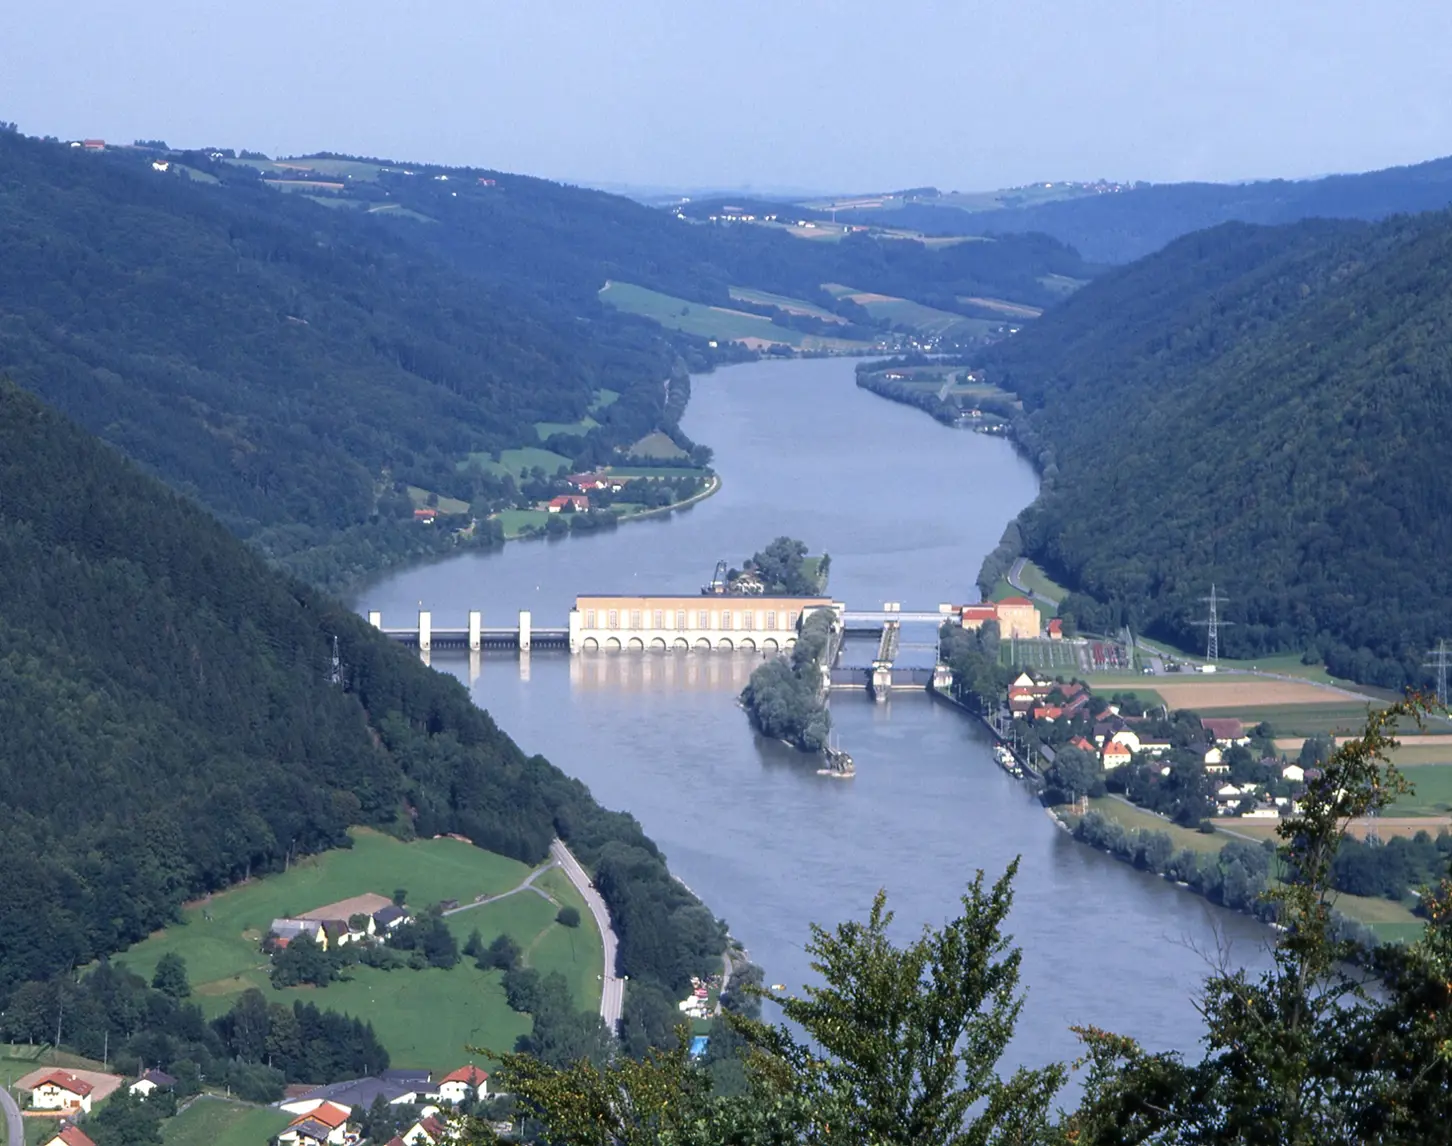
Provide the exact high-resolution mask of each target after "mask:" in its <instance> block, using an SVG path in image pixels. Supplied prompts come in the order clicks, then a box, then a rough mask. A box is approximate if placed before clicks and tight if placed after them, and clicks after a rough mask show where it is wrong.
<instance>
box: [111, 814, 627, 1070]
mask: <svg viewBox="0 0 1452 1146" xmlns="http://www.w3.org/2000/svg"><path fill="white" fill-rule="evenodd" d="M528 874H529V869H528V868H527V867H526V866H525V865H524V864H521V863H518V862H516V861H514V860H510V859H506V858H504V857H503V856H498V855H495V854H493V853H491V852H486V851H482V850H480V849H479V848H475V847H473V846H471V845H469V844H466V843H463V842H461V841H458V840H424V841H419V842H417V843H411V844H404V843H400V842H399V841H397V840H394V839H392V838H391V837H388V836H384V835H381V834H380V833H377V832H370V831H366V830H359V831H357V832H356V833H355V843H354V846H353V848H352V849H350V850H347V851H335V852H328V853H326V854H325V855H322V856H318V857H313V858H310V859H306V860H303V861H301V862H299V863H296V864H294V865H293V867H292V870H291V871H289V872H287V873H286V874H283V875H278V876H272V877H269V878H267V879H262V880H257V881H255V882H253V883H249V884H246V885H244V886H242V887H239V888H235V889H233V890H231V891H227V892H224V893H222V894H221V895H217V896H213V897H212V898H211V899H210V900H209V901H207V902H205V903H197V904H192V905H190V906H189V907H188V908H187V909H186V911H185V922H184V923H183V924H180V925H177V926H174V927H170V928H167V929H166V930H165V931H162V932H159V933H157V934H156V935H153V936H152V937H151V938H149V939H147V940H146V941H145V942H143V943H141V944H138V945H137V946H136V947H133V948H132V949H131V950H130V951H127V952H125V953H124V954H123V955H121V956H119V957H118V958H117V962H118V963H124V964H125V965H126V966H127V967H129V968H131V969H132V970H134V971H136V972H138V973H139V974H141V975H144V976H146V977H150V975H151V973H152V972H153V970H154V969H155V967H156V963H157V961H158V960H159V959H160V958H161V956H162V955H163V954H165V953H167V952H171V951H174V952H176V953H177V954H179V955H181V956H182V957H183V958H184V959H185V960H186V961H187V969H188V972H189V974H190V976H191V979H192V985H193V991H194V996H195V998H196V1001H197V1002H198V1003H199V1004H200V1005H201V1007H202V1009H203V1011H204V1012H205V1013H206V1014H207V1015H208V1016H209V1017H210V1016H215V1015H218V1014H221V1013H223V1012H225V1011H226V1010H228V1009H229V1008H230V1007H231V1006H232V1003H233V1001H234V998H235V996H236V995H238V994H240V993H241V992H242V991H245V990H247V989H248V988H250V987H256V988H258V989H259V990H261V991H263V992H264V993H265V994H266V995H267V996H268V999H269V1000H270V1001H278V1002H284V1003H290V1002H291V1001H292V1000H294V999H306V1000H308V1001H310V1002H314V1003H316V1004H318V1005H319V1006H322V1007H329V1008H332V1009H333V1010H338V1011H342V1012H344V1013H346V1014H350V1015H356V1016H358V1017H360V1018H364V1019H367V1020H368V1021H369V1022H371V1023H372V1024H373V1026H374V1029H375V1030H376V1031H377V1033H378V1037H379V1038H380V1039H381V1040H382V1041H383V1044H384V1045H385V1046H386V1047H387V1048H388V1051H389V1054H390V1056H391V1057H392V1059H393V1063H394V1065H395V1066H401V1067H406V1066H415V1067H430V1068H432V1069H435V1070H445V1069H450V1068H452V1067H453V1066H457V1065H458V1061H459V1060H461V1056H462V1055H463V1054H464V1047H465V1045H467V1044H471V1043H472V1044H476V1045H488V1046H491V1047H494V1048H496V1049H510V1048H511V1047H512V1046H513V1044H514V1040H515V1039H516V1038H517V1037H518V1036H519V1035H520V1034H523V1033H524V1032H525V1031H527V1030H528V1029H529V1021H530V1020H529V1018H528V1016H525V1015H520V1014H518V1013H516V1012H514V1011H512V1010H510V1008H509V1005H508V1003H507V1002H506V1001H505V998H504V992H503V989H502V987H501V986H500V974H499V972H496V971H489V972H484V971H480V970H478V969H477V968H475V967H474V965H473V963H472V961H470V960H465V961H464V962H462V963H460V965H459V966H457V967H455V968H454V969H453V970H451V971H439V970H433V969H430V970H427V971H411V970H396V971H380V970H376V969H374V968H371V967H361V966H357V967H353V968H351V969H350V971H349V975H350V977H349V979H348V980H346V981H343V982H336V983H332V984H330V985H329V986H328V987H326V988H322V989H317V988H291V989H287V990H282V991H276V990H274V989H273V988H272V987H271V985H270V984H269V983H268V979H267V960H266V957H265V956H263V955H262V954H261V952H260V951H259V950H258V946H257V944H258V940H259V939H260V938H261V936H262V934H263V933H264V932H265V931H266V930H267V926H268V924H269V923H270V922H271V920H272V919H273V918H275V917H278V916H283V915H289V914H295V913H298V912H303V911H308V910H311V909H313V908H315V907H319V906H322V905H323V904H326V903H331V902H334V901H336V900H339V899H344V898H347V897H349V896H353V895H358V894H361V893H362V892H366V891H373V892H378V893H379V894H382V895H391V894H392V892H393V890H394V889H395V888H398V887H402V888H405V889H407V891H408V902H409V905H410V906H412V907H415V908H422V907H424V906H426V905H428V904H430V903H435V902H438V901H439V900H441V899H458V900H460V901H461V902H465V903H467V902H468V901H470V900H472V899H474V898H475V897H476V896H479V895H498V894H500V893H502V892H505V891H508V890H510V889H511V888H514V887H516V886H517V885H518V884H519V883H520V882H521V881H522V880H523V879H524V878H525V877H526V876H527V875H528ZM540 879H541V880H542V881H544V882H542V884H541V886H542V888H543V889H544V890H546V891H547V892H548V893H549V894H551V895H555V896H556V898H558V899H559V901H560V902H561V903H572V904H573V905H574V906H575V907H576V908H577V909H580V911H581V916H582V923H581V926H580V927H579V928H578V929H569V928H565V927H562V926H561V925H559V924H558V923H556V922H555V913H556V912H557V910H558V907H557V906H556V905H554V904H552V903H550V902H549V901H548V900H546V899H544V898H543V897H542V896H540V895H537V894H535V893H533V892H529V891H525V892H519V893H517V894H515V895H510V896H507V897H506V898H504V899H501V900H498V901H496V902H494V903H488V904H484V905H482V906H480V907H478V908H475V909H472V910H469V911H464V912H460V913H458V914H457V915H453V916H450V917H449V926H450V929H451V930H453V931H454V932H455V934H456V935H458V936H459V938H460V940H461V941H462V940H464V939H466V938H467V937H468V934H469V932H471V931H473V930H474V929H476V928H477V929H478V930H479V932H480V934H481V936H482V937H483V939H484V941H485V942H486V943H488V942H489V941H490V940H492V939H493V938H494V937H495V936H497V935H500V934H504V933H507V934H509V935H512V936H513V937H514V938H515V940H516V941H517V942H518V943H519V944H520V946H521V947H522V948H524V949H525V952H526V957H525V958H526V962H527V963H529V964H530V965H531V966H536V967H538V968H540V969H541V970H542V971H551V970H559V971H560V972H562V973H563V974H564V975H565V977H566V979H567V980H568V981H569V983H570V985H571V989H572V990H573V991H574V992H575V993H576V999H577V1002H578V1004H579V1005H580V1006H582V1007H585V1008H594V1007H597V1006H598V1005H599V999H600V984H599V980H598V978H597V976H598V975H599V974H600V972H601V964H602V959H603V953H602V950H601V945H600V937H599V933H598V931H597V930H596V929H595V925H594V920H593V918H592V917H591V916H590V914H589V912H588V911H585V910H584V904H583V903H582V902H581V901H580V899H579V898H578V896H576V895H575V894H574V893H573V891H572V889H569V888H567V887H565V888H562V887H560V882H561V881H562V880H563V877H562V876H561V877H559V878H558V879H556V878H555V875H554V873H547V874H546V875H544V876H541V877H540Z"/></svg>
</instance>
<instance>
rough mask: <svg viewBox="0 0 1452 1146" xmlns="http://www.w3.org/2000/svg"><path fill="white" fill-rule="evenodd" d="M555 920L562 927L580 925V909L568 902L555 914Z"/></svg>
mask: <svg viewBox="0 0 1452 1146" xmlns="http://www.w3.org/2000/svg"><path fill="white" fill-rule="evenodd" d="M555 921H556V922H557V923H559V924H560V926H562V927H579V926H580V909H579V908H578V907H574V906H571V905H570V904H566V905H565V906H564V907H562V908H560V910H559V913H558V914H557V915H556V916H555Z"/></svg>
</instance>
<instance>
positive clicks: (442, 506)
mask: <svg viewBox="0 0 1452 1146" xmlns="http://www.w3.org/2000/svg"><path fill="white" fill-rule="evenodd" d="M431 492H432V491H430V490H426V489H423V488H421V487H420V486H416V485H411V486H409V487H408V499H409V501H411V502H413V507H414V509H422V508H423V507H424V506H426V505H428V503H429V494H430V493H431ZM438 499H439V500H438V502H437V505H438V510H439V512H440V513H468V512H469V503H468V502H467V501H460V500H459V499H458V498H457V497H445V496H444V495H443V494H439V495H438Z"/></svg>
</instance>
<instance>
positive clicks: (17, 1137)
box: [0, 1086, 25, 1146]
mask: <svg viewBox="0 0 1452 1146" xmlns="http://www.w3.org/2000/svg"><path fill="white" fill-rule="evenodd" d="M0 1106H3V1107H4V1108H5V1128H6V1129H7V1130H8V1131H9V1132H10V1146H25V1119H23V1118H21V1117H20V1107H19V1106H17V1105H16V1104H15V1099H14V1098H12V1097H11V1096H10V1092H9V1091H8V1090H6V1089H5V1088H4V1087H3V1086H0Z"/></svg>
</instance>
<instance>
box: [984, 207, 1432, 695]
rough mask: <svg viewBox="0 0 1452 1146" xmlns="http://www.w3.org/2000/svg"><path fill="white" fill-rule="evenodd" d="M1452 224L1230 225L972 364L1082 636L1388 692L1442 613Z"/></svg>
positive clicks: (1076, 301)
mask: <svg viewBox="0 0 1452 1146" xmlns="http://www.w3.org/2000/svg"><path fill="white" fill-rule="evenodd" d="M1449 268H1452V217H1449V215H1447V214H1445V213H1442V214H1431V215H1423V216H1417V217H1412V218H1398V219H1394V220H1391V221H1388V222H1386V223H1382V224H1376V225H1372V224H1365V223H1354V222H1327V221H1309V222H1306V223H1301V224H1297V225H1295V226H1291V227H1285V228H1274V229H1273V228H1262V227H1251V226H1246V225H1242V224H1227V225H1226V226H1223V227H1219V228H1216V229H1214V230H1211V231H1207V232H1203V233H1200V234H1196V235H1191V236H1188V237H1186V238H1184V239H1181V240H1179V241H1177V242H1175V243H1174V244H1172V245H1171V246H1170V247H1168V248H1167V249H1166V250H1165V251H1163V252H1162V253H1160V254H1159V255H1155V256H1153V257H1151V258H1149V259H1145V260H1143V261H1142V262H1140V263H1136V264H1134V265H1133V266H1130V267H1127V268H1124V269H1123V270H1120V271H1117V272H1114V273H1113V274H1110V275H1106V276H1105V277H1103V278H1102V279H1100V280H1099V281H1097V282H1095V283H1093V284H1091V285H1090V286H1088V287H1086V288H1085V289H1084V290H1083V291H1081V292H1080V293H1079V294H1078V295H1076V296H1075V297H1073V298H1072V299H1070V300H1069V301H1067V302H1066V303H1065V304H1064V305H1063V306H1062V307H1061V308H1059V309H1057V310H1055V311H1053V312H1050V313H1049V314H1047V315H1045V317H1044V318H1043V319H1042V320H1041V321H1040V322H1039V323H1036V324H1034V325H1033V326H1031V327H1029V328H1027V329H1025V330H1024V331H1023V332H1022V333H1021V334H1019V335H1017V336H1015V337H1014V338H1011V339H1008V340H1006V341H1004V342H1002V343H1000V344H998V345H997V346H995V347H993V348H991V349H990V350H989V351H987V352H986V353H985V354H984V356H983V358H982V364H983V366H984V367H985V369H986V370H987V371H988V376H989V378H990V379H991V380H993V381H996V382H998V383H999V384H1000V385H1002V386H1004V387H1006V388H1008V389H1011V390H1013V391H1015V392H1017V393H1018V394H1019V395H1020V396H1021V397H1022V399H1023V403H1024V409H1025V412H1026V413H1025V416H1024V417H1023V418H1021V419H1020V420H1019V421H1018V424H1017V426H1016V430H1017V432H1018V437H1019V440H1020V443H1021V444H1022V445H1023V446H1024V447H1025V449H1026V450H1027V451H1028V452H1029V453H1030V454H1031V456H1033V457H1035V459H1036V460H1037V462H1038V463H1039V466H1040V468H1041V470H1042V472H1043V475H1044V488H1043V492H1042V494H1041V496H1040V498H1039V499H1038V501H1037V502H1035V503H1034V505H1032V506H1031V507H1029V509H1027V510H1026V511H1024V513H1023V514H1022V515H1021V516H1020V518H1019V521H1018V523H1017V526H1016V527H1010V532H1011V533H1013V532H1014V530H1015V529H1016V530H1017V532H1018V533H1019V534H1020V535H1021V536H1020V538H1019V539H1018V544H1019V547H1021V549H1022V551H1023V552H1026V553H1028V554H1029V555H1031V556H1033V557H1034V558H1035V560H1037V561H1039V562H1040V563H1041V564H1043V565H1044V567H1045V568H1046V569H1048V570H1050V571H1051V572H1052V573H1053V574H1054V575H1055V576H1058V577H1061V578H1063V579H1064V581H1065V583H1067V584H1069V585H1071V586H1073V587H1075V588H1076V589H1078V590H1080V592H1079V593H1076V594H1074V595H1073V596H1071V597H1070V598H1069V599H1068V600H1067V601H1066V602H1065V603H1064V604H1063V606H1062V608H1061V611H1062V612H1067V613H1069V614H1071V615H1072V616H1074V617H1075V618H1076V619H1077V620H1078V622H1079V624H1080V627H1081V628H1088V629H1091V630H1094V631H1111V630H1113V629H1116V628H1117V627H1118V626H1119V625H1120V624H1123V623H1128V624H1130V625H1131V626H1132V627H1133V628H1134V629H1135V630H1136V631H1144V632H1148V633H1150V634H1153V635H1157V636H1160V637H1163V638H1165V639H1168V640H1171V641H1175V642H1177V643H1179V644H1181V645H1184V646H1189V647H1194V646H1195V645H1197V644H1200V643H1202V642H1203V629H1200V628H1197V627H1196V625H1195V622H1196V621H1197V620H1199V619H1202V618H1203V616H1204V613H1205V606H1204V604H1203V603H1202V602H1201V598H1203V597H1205V596H1206V595H1207V594H1208V593H1209V590H1210V585H1211V582H1212V581H1213V582H1214V583H1215V584H1216V585H1217V586H1218V589H1219V592H1221V593H1223V594H1225V595H1226V596H1228V597H1229V599H1230V603H1229V604H1228V605H1227V606H1225V607H1224V608H1223V609H1222V614H1221V615H1222V617H1224V618H1225V619H1227V620H1229V621H1231V622H1233V625H1232V626H1231V627H1228V628H1225V629H1223V630H1222V632H1221V641H1220V651H1221V653H1222V654H1223V655H1228V656H1233V657H1256V656H1259V655H1263V654H1266V653H1271V652H1282V651H1297V652H1301V651H1304V652H1306V654H1307V656H1308V658H1309V659H1313V660H1314V659H1317V658H1321V659H1324V661H1325V663H1326V665H1327V666H1328V668H1330V670H1331V671H1332V672H1334V673H1336V674H1337V675H1341V676H1346V677H1351V678H1353V679H1356V680H1361V681H1365V682H1368V683H1372V684H1379V685H1384V686H1388V687H1399V686H1401V685H1404V684H1406V683H1408V682H1411V681H1418V680H1421V679H1422V678H1423V675H1424V673H1423V670H1422V668H1421V664H1422V662H1423V661H1424V660H1425V659H1426V656H1425V654H1426V650H1427V649H1428V648H1429V647H1430V646H1432V645H1433V644H1435V643H1436V641H1437V640H1439V639H1440V638H1442V637H1444V636H1447V635H1448V627H1447V626H1448V621H1447V618H1448V616H1449V615H1452V570H1449V569H1448V567H1447V564H1446V561H1445V557H1446V554H1447V553H1448V552H1449V551H1452V472H1449V471H1448V470H1447V469H1446V467H1444V466H1441V465H1440V464H1439V460H1440V453H1441V441H1442V438H1443V433H1442V431H1443V430H1445V429H1448V428H1449V426H1452V387H1449V383H1452V376H1449V375H1452V358H1449V355H1448V349H1447V348H1448V344H1449V338H1452V270H1449Z"/></svg>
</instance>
